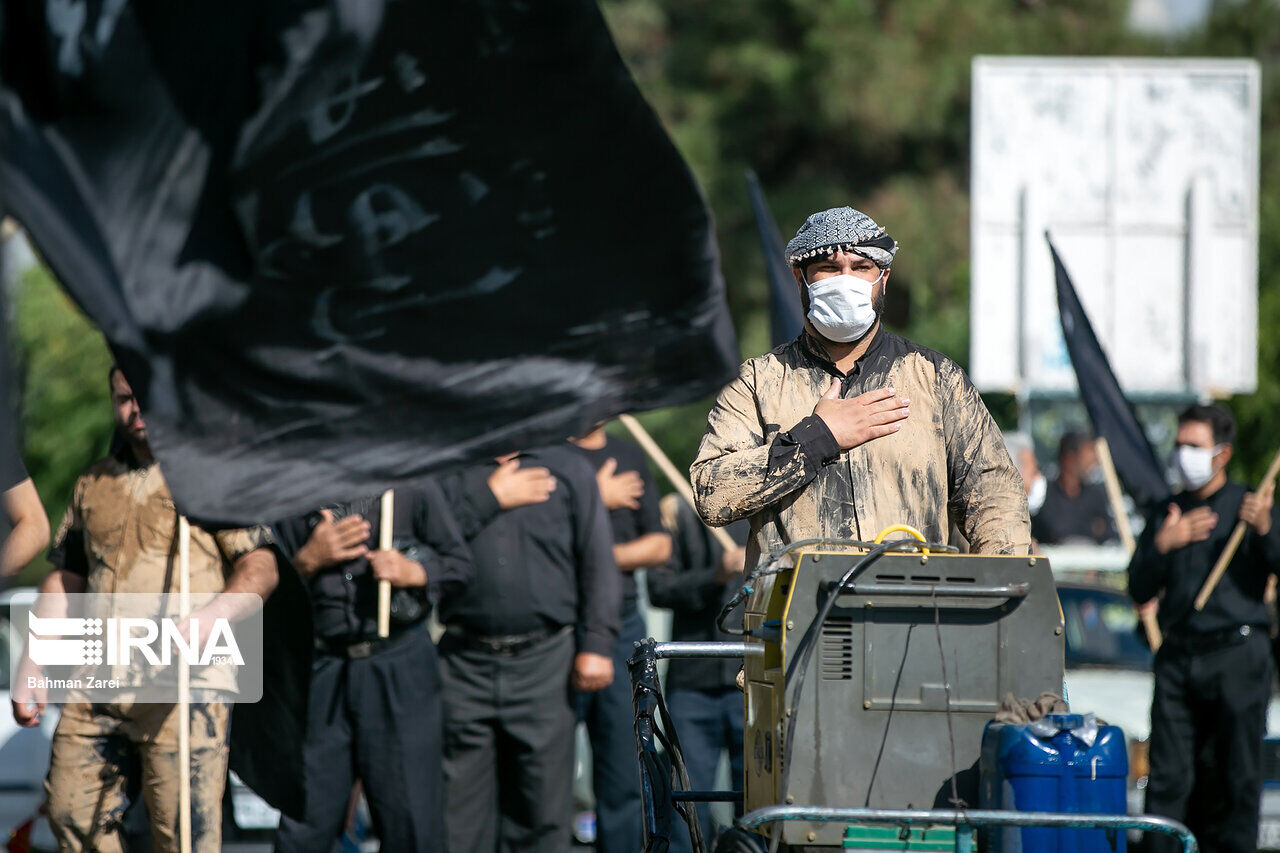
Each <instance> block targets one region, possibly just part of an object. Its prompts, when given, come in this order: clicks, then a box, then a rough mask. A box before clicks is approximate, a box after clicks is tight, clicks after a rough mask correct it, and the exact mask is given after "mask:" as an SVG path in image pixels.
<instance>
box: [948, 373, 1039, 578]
mask: <svg viewBox="0 0 1280 853" xmlns="http://www.w3.org/2000/svg"><path fill="white" fill-rule="evenodd" d="M939 384H940V386H941V388H940V391H941V393H942V396H943V402H944V407H945V410H944V413H943V418H942V423H943V429H944V431H945V440H946V446H947V472H948V477H949V479H950V497H949V500H948V507H949V508H950V510H951V516H952V518H953V519H954V520H955V522H956V524H957V525H958V526H959V528H960V532H961V533H963V534H964V537H965V539H967V540H968V541H969V546H970V549H971V551H972V552H973V553H975V554H1028V553H1030V551H1031V516H1030V514H1029V513H1028V512H1027V493H1026V490H1025V489H1024V488H1023V485H1022V477H1021V476H1020V475H1019V474H1018V470H1017V469H1016V468H1014V467H1013V460H1012V459H1010V458H1009V451H1008V450H1006V449H1005V446H1004V439H1003V438H1002V437H1001V435H1000V428H999V427H997V426H996V422H995V421H994V420H993V419H992V418H991V413H990V412H988V411H987V407H986V404H984V403H983V402H982V398H981V397H980V396H978V389H976V388H974V387H973V383H971V382H970V381H969V377H967V376H965V374H964V371H963V370H961V369H960V368H959V367H957V366H956V365H955V364H952V363H950V362H946V363H944V364H943V365H942V368H941V370H940V372H939Z"/></svg>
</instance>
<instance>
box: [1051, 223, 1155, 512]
mask: <svg viewBox="0 0 1280 853" xmlns="http://www.w3.org/2000/svg"><path fill="white" fill-rule="evenodd" d="M1045 239H1046V240H1048V241H1049V251H1050V252H1052V253H1053V268H1054V275H1055V277H1056V278H1057V285H1058V315H1059V317H1060V318H1061V320H1062V337H1063V339H1064V340H1065V341H1066V344H1067V352H1068V353H1069V354H1070V355H1071V366H1072V367H1073V368H1075V372H1076V381H1077V383H1078V384H1079V386H1080V399H1081V400H1082V401H1083V402H1084V406H1085V409H1086V410H1088V412H1089V420H1091V421H1093V430H1094V432H1095V433H1096V434H1097V435H1098V437H1099V438H1105V439H1106V440H1107V444H1108V445H1110V449H1111V458H1112V459H1113V460H1114V461H1115V466H1116V474H1117V475H1118V476H1119V478H1120V482H1121V483H1123V484H1124V488H1125V491H1126V492H1128V493H1129V496H1130V497H1131V498H1133V500H1134V503H1136V504H1137V505H1138V506H1140V507H1143V508H1144V509H1145V508H1149V507H1151V506H1153V505H1155V504H1160V503H1163V502H1164V501H1165V499H1167V498H1168V497H1169V485H1168V483H1166V482H1165V479H1164V472H1163V471H1162V470H1161V467H1160V463H1159V462H1158V461H1157V460H1156V454H1155V451H1153V450H1152V449H1151V443H1150V442H1149V441H1147V434H1146V433H1145V432H1144V431H1143V429H1142V423H1141V422H1140V421H1139V420H1138V415H1137V413H1136V412H1135V411H1134V410H1133V405H1132V404H1130V402H1129V400H1128V399H1127V398H1126V397H1125V396H1124V391H1123V390H1122V389H1121V388H1120V383H1119V382H1118V381H1117V380H1116V377H1115V374H1114V373H1112V372H1111V364H1110V363H1109V362H1108V361H1107V356H1106V353H1104V352H1103V351H1102V346H1101V344H1099V343H1098V336H1097V335H1095V334H1094V332H1093V326H1092V325H1090V323H1089V317H1088V316H1087V315H1086V314H1085V313H1084V306H1082V305H1081V304H1080V298H1079V297H1078V296H1077V295H1076V289H1075V287H1074V286H1073V285H1072V284H1071V277H1070V276H1069V275H1067V268H1066V267H1065V266H1064V265H1063V263H1062V258H1060V257H1058V250H1057V249H1055V248H1054V246H1053V241H1052V240H1049V235H1048V234H1047V233H1046V234H1045Z"/></svg>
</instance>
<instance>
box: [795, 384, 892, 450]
mask: <svg viewBox="0 0 1280 853" xmlns="http://www.w3.org/2000/svg"><path fill="white" fill-rule="evenodd" d="M813 413H814V414H815V415H817V416H818V417H820V418H822V421H823V423H825V424H826V425H827V429H829V430H831V435H832V436H833V437H834V438H835V440H836V444H838V445H840V449H841V450H852V449H853V448H855V447H858V446H860V445H863V444H866V443H867V442H869V441H874V440H875V439H877V438H883V437H885V436H887V435H893V434H894V433H895V432H897V431H898V430H899V429H901V427H902V421H904V420H906V419H907V418H908V417H909V416H910V415H911V409H910V401H909V400H908V399H907V398H906V397H898V396H896V392H895V391H894V389H892V388H879V389H876V390H874V391H868V392H866V393H865V394H860V395H858V396H857V397H854V398H852V399H849V400H843V399H841V398H840V380H839V379H838V378H833V379H832V380H831V387H830V388H828V389H827V392H826V393H825V394H823V395H822V399H820V400H819V401H818V405H817V406H815V407H814V409H813Z"/></svg>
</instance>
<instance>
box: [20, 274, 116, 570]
mask: <svg viewBox="0 0 1280 853" xmlns="http://www.w3.org/2000/svg"><path fill="white" fill-rule="evenodd" d="M15 315H16V316H15V321H16V322H15V323H14V325H15V327H16V328H15V334H14V337H15V348H16V350H17V360H18V371H19V376H20V382H21V389H22V418H21V420H22V432H23V458H24V459H25V461H26V463H27V471H28V472H29V473H30V474H31V478H32V480H33V481H34V482H35V484H36V489H37V490H38V491H39V492H40V499H41V501H42V502H43V503H44V508H45V512H47V513H48V514H49V519H50V521H51V522H52V524H53V526H54V528H55V529H56V528H57V525H58V521H59V519H61V518H62V514H63V512H64V511H65V509H66V506H67V500H68V499H69V498H70V497H71V488H72V486H73V485H75V481H76V477H78V476H79V475H80V472H81V471H83V470H84V469H85V467H87V466H88V465H89V464H90V463H91V462H93V461H94V460H95V459H97V458H98V457H100V456H101V455H102V454H103V452H104V451H105V449H106V447H107V443H108V441H109V439H110V435H111V405H110V399H109V397H108V394H107V369H108V368H109V367H110V366H111V355H110V353H108V351H107V347H106V344H105V343H104V342H103V340H102V335H100V334H99V333H98V331H97V329H95V328H94V327H93V326H92V324H90V323H89V321H88V319H86V318H85V316H84V315H83V314H81V313H80V311H79V309H77V308H76V307H75V305H73V304H72V302H71V300H70V299H68V298H67V295H66V293H64V292H63V291H62V290H61V289H60V288H59V287H58V285H57V284H56V283H55V282H54V280H53V278H52V277H51V276H50V275H49V273H48V271H47V270H46V269H45V268H44V267H33V268H31V269H29V270H27V272H26V273H25V274H24V275H23V277H22V280H21V282H20V284H19V288H18V292H17V305H16V311H15ZM46 570H47V565H46V564H45V562H44V560H43V559H37V560H36V561H35V562H34V563H33V564H32V565H31V566H30V567H29V568H28V569H27V571H26V572H25V573H24V574H23V575H22V581H24V582H31V581H33V580H34V579H35V578H37V577H39V576H40V575H43V574H44V572H45V571H46Z"/></svg>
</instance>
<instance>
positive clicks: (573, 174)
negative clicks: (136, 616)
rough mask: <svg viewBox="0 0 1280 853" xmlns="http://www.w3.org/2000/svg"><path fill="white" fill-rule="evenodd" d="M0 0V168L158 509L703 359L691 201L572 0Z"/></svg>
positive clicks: (398, 452) (320, 483) (559, 416)
mask: <svg viewBox="0 0 1280 853" xmlns="http://www.w3.org/2000/svg"><path fill="white" fill-rule="evenodd" d="M0 4H2V5H0V9H3V22H2V26H3V42H2V44H0V51H2V52H0V64H2V65H0V67H2V72H3V77H2V78H0V79H2V83H3V85H2V86H0V198H2V199H3V203H4V206H5V207H7V208H8V209H9V210H10V211H11V212H12V213H13V214H14V216H15V217H16V218H18V219H19V220H20V221H21V222H22V223H23V225H24V226H25V227H26V229H27V231H28V232H29V234H30V235H31V237H32V239H33V241H34V242H35V244H36V245H37V247H38V248H39V249H40V251H41V253H42V254H43V256H44V257H45V259H46V260H47V261H48V263H49V264H50V266H51V267H52V268H53V270H54V272H55V274H56V275H57V277H58V278H59V279H60V280H61V281H62V282H63V284H65V285H66V286H67V288H68V289H69V290H70V291H71V293H72V295H73V296H74V298H75V299H76V301H77V302H78V303H79V304H80V305H81V307H83V308H84V309H85V311H86V312H87V313H88V314H89V315H90V317H91V318H92V319H93V320H94V321H95V322H96V323H97V324H98V325H99V326H100V327H101V328H102V330H103V331H104V333H105V334H106V336H107V339H108V342H109V343H110V345H111V348H112V350H113V352H114V353H115V355H116V356H117V358H118V359H119V360H120V362H121V364H122V366H123V367H124V369H125V372H126V375H127V376H128V377H129V379H130V381H131V382H132V383H133V384H134V387H135V390H136V391H137V392H138V393H139V397H140V399H141V401H142V403H143V406H144V412H145V415H146V417H147V420H148V424H149V428H150V429H149V431H150V436H151V440H152V443H153V445H154V447H155V450H156V452H157V455H158V457H159V459H160V460H161V463H162V465H163V467H164V470H165V473H166V477H167V479H168V480H169V483H170V484H171V486H172V489H173V492H174V494H175V497H176V499H177V501H178V503H179V504H180V505H181V507H182V508H183V510H184V511H186V512H188V513H191V514H193V515H196V516H198V517H203V518H207V519H211V520H219V521H226V522H237V523H243V522H251V521H257V520H261V519H267V518H279V517H285V516H289V515H292V514H295V513H298V512H301V511H305V510H307V509H309V508H312V507H314V506H317V505H318V504H320V503H321V502H324V501H339V500H347V499H350V498H351V497H352V496H354V495H360V494H368V493H372V492H376V491H379V490H381V489H382V488H384V487H385V486H387V485H389V484H392V483H394V482H405V481H407V480H411V479H413V478H416V477H421V476H423V475H425V474H427V473H429V472H431V471H433V470H436V469H438V468H439V467H441V466H443V465H446V464H449V463H451V462H456V461H458V460H461V459H464V458H468V457H476V456H482V455H491V454H495V453H498V452H501V451H507V450H514V449H517V448H520V447H523V446H529V445H533V444H538V443H543V442H548V441H553V440H559V439H561V438H563V437H564V436H565V435H568V434H570V433H578V432H582V431H585V429H586V428H588V427H589V426H590V425H592V424H593V423H595V422H597V421H600V420H603V419H606V418H608V417H610V416H612V415H614V414H616V413H619V412H623V411H632V410H641V409H648V408H656V407H661V406H667V405H674V404H678V403H683V402H687V401H690V400H693V399H697V398H700V397H701V396H704V395H705V394H706V393H708V392H711V391H715V390H718V389H719V388H720V386H721V385H722V383H723V382H724V381H726V380H727V379H728V378H729V377H731V376H732V372H733V369H734V367H735V365H736V363H737V348H736V344H735V342H734V340H733V332H732V327H731V324H730V321H729V316H728V312H727V310H726V308H725V305H724V300H723V286H722V282H721V278H720V272H719V265H718V258H717V252H716V247H715V242H714V235H713V229H712V223H711V218H710V215H709V213H708V211H707V209H706V206H705V204H704V202H703V199H702V197H701V195H700V193H699V191H698V188H697V186H696V184H695V182H694V181H693V179H692V176H691V175H690V173H689V171H688V169H687V167H686V165H685V164H684V162H683V161H682V159H681V158H680V156H679V155H678V153H677V152H676V150H675V148H674V147H673V146H672V144H671V142H670V140H669V139H668V138H667V136H666V134H665V133H664V132H663V130H662V128H661V127H660V125H659V124H658V122H657V120H656V118H655V116H654V115H653V113H652V111H651V110H650V109H649V107H648V105H647V104H646V103H645V102H644V100H643V98H642V97H641V96H640V94H639V92H638V91H637V89H636V87H635V85H634V83H633V81H632V80H631V78H630V76H629V74H628V73H627V71H626V69H625V67H624V65H623V63H622V62H621V60H620V58H619V57H618V55H617V52H616V50H615V49H614V46H613V43H612V41H611V40H610V38H609V35H608V32H607V30H606V28H605V26H604V22H603V20H602V19H601V17H600V14H599V11H598V10H597V8H596V6H595V4H594V2H591V0H540V2H491V1H490V2H486V0H441V2H435V3H412V2H392V0H329V2H325V0H227V2H222V3H182V2H177V3H175V2H162V0H103V2H92V0H69V2H64V3H52V2H50V3H45V2H43V0H8V2H4V0H0Z"/></svg>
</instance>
